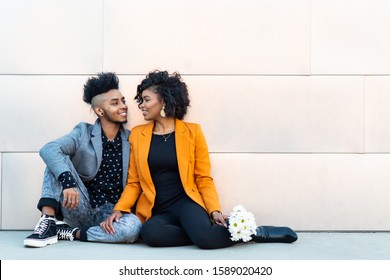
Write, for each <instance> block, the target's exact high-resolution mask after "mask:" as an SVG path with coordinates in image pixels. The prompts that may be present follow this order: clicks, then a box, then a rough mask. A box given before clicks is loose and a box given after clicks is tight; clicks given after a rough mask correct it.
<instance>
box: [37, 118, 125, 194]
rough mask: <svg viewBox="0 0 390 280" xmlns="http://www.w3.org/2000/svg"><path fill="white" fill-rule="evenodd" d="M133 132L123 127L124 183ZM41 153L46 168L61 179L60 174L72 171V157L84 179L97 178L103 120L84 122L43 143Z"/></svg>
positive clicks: (101, 153)
mask: <svg viewBox="0 0 390 280" xmlns="http://www.w3.org/2000/svg"><path fill="white" fill-rule="evenodd" d="M129 135H130V131H129V130H128V129H125V128H124V127H123V126H122V127H121V137H122V154H123V156H122V160H123V162H122V164H123V166H122V169H123V174H122V178H123V186H122V187H124V186H125V185H126V181H127V171H128V167H129V158H130V144H129ZM39 155H40V156H41V157H42V159H43V161H44V162H45V163H46V166H47V168H48V169H49V170H50V171H51V172H52V173H53V174H54V176H55V178H58V177H59V176H60V175H61V173H63V172H65V171H71V170H70V169H69V164H67V162H69V161H68V160H67V159H68V158H69V159H70V160H71V161H72V163H73V166H74V168H75V169H76V171H77V173H78V174H79V176H80V178H81V180H82V181H83V182H86V181H90V180H92V179H93V178H95V176H96V174H97V172H98V171H99V167H100V164H101V163H102V157H103V146H102V127H101V125H100V121H99V120H96V122H95V124H93V125H92V124H89V123H84V122H81V123H79V124H78V125H76V126H75V127H74V128H73V130H72V131H71V132H70V133H69V134H66V135H65V136H63V137H61V138H58V139H57V140H54V141H51V142H49V143H47V144H46V145H44V146H43V147H42V149H40V151H39Z"/></svg>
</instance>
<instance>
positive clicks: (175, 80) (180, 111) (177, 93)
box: [134, 70, 190, 120]
mask: <svg viewBox="0 0 390 280" xmlns="http://www.w3.org/2000/svg"><path fill="white" fill-rule="evenodd" d="M146 89H150V90H152V91H153V92H155V93H156V94H158V95H159V98H160V100H162V101H163V102H164V103H165V110H164V111H165V115H166V116H167V117H172V118H177V119H179V120H182V119H183V118H184V116H185V115H186V114H187V107H188V106H190V99H189V96H188V90H187V85H186V84H185V83H184V82H183V81H182V79H181V76H180V74H179V73H177V72H174V73H172V74H171V75H169V73H168V72H167V71H159V70H155V71H153V72H149V74H147V75H146V77H145V79H143V80H142V82H141V83H140V84H139V85H138V86H137V95H136V96H135V98H134V99H135V100H136V101H137V103H138V107H140V105H141V104H142V103H143V99H142V92H143V91H144V90H146Z"/></svg>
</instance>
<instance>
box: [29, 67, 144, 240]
mask: <svg viewBox="0 0 390 280" xmlns="http://www.w3.org/2000/svg"><path fill="white" fill-rule="evenodd" d="M118 88H119V80H118V77H117V76H116V75H115V74H114V73H100V74H98V75H97V77H91V78H89V79H88V81H87V83H86V84H85V85H84V96H83V100H84V101H85V102H86V103H88V104H91V106H92V109H93V110H94V112H95V113H96V115H97V117H98V119H97V120H96V122H95V124H93V125H92V124H88V123H79V124H78V125H77V126H76V127H75V128H74V129H73V130H72V131H71V132H70V133H69V134H67V135H65V136H63V137H61V138H59V139H57V140H54V141H52V142H49V143H48V144H46V145H45V146H44V147H43V148H42V149H41V150H40V152H39V154H40V156H41V157H42V159H43V160H44V162H45V163H46V166H47V167H46V170H45V174H44V179H43V186H42V194H41V198H40V200H39V202H38V209H39V210H40V211H41V212H42V215H41V218H40V220H39V222H38V224H37V226H36V227H35V230H34V232H33V234H31V235H30V236H28V237H27V238H26V239H25V240H24V245H25V246H26V247H44V246H46V245H49V244H55V243H57V242H58V240H70V241H73V240H74V239H76V240H81V241H95V242H110V243H114V242H124V243H133V242H135V241H136V240H137V238H138V235H139V232H140V228H141V222H140V221H139V219H138V218H137V217H136V216H135V215H134V214H132V213H130V214H124V215H123V216H122V217H121V219H119V220H117V221H116V223H114V224H115V232H114V233H113V234H107V233H106V232H105V231H104V230H103V229H102V228H101V227H100V225H99V224H100V223H101V222H102V221H104V220H105V218H107V217H108V216H109V215H110V214H111V212H112V209H113V207H114V205H115V204H116V202H117V201H118V199H119V197H120V194H121V193H122V190H123V186H124V185H126V180H127V170H128V165H129V155H130V144H129V142H128V137H129V134H130V131H129V130H127V129H125V128H124V126H123V124H124V123H126V122H127V109H128V108H127V105H126V101H125V98H124V97H123V96H122V94H121V93H120V91H119V90H118ZM62 219H64V220H65V221H66V223H67V224H66V223H64V222H61V221H59V220H62Z"/></svg>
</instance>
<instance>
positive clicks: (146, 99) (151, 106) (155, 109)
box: [139, 89, 163, 121]
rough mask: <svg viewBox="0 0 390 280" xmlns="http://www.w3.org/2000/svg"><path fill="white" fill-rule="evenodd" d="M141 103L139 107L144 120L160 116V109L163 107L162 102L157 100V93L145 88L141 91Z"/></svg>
mask: <svg viewBox="0 0 390 280" xmlns="http://www.w3.org/2000/svg"><path fill="white" fill-rule="evenodd" d="M142 100H143V102H142V104H141V105H140V106H139V108H140V109H141V111H142V115H143V116H144V119H145V120H146V121H151V120H156V119H158V118H161V116H160V111H161V109H162V107H163V102H162V101H160V100H159V96H158V94H157V93H155V92H154V91H152V90H150V89H145V90H144V91H143V92H142Z"/></svg>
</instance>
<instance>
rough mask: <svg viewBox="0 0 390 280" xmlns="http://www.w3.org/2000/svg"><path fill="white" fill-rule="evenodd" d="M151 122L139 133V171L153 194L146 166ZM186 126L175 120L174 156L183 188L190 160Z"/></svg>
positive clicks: (151, 129)
mask: <svg viewBox="0 0 390 280" xmlns="http://www.w3.org/2000/svg"><path fill="white" fill-rule="evenodd" d="M153 126H154V124H153V122H150V123H148V124H146V125H145V126H144V128H143V129H142V131H141V132H140V137H139V138H138V139H139V150H138V152H139V164H140V170H141V173H142V174H141V176H142V177H143V178H144V179H145V181H146V182H147V184H148V185H149V186H153V188H151V189H152V191H153V192H154V193H155V189H154V185H153V180H152V177H151V175H150V169H149V165H148V155H149V150H150V143H151V141H152V134H153ZM189 131H190V130H189V128H188V126H187V124H186V123H185V122H183V121H181V120H178V119H176V120H175V143H176V155H177V162H178V166H179V173H180V178H181V181H182V184H183V186H185V185H186V183H187V172H188V164H189V159H190V141H191V140H193V139H190V133H189Z"/></svg>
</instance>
